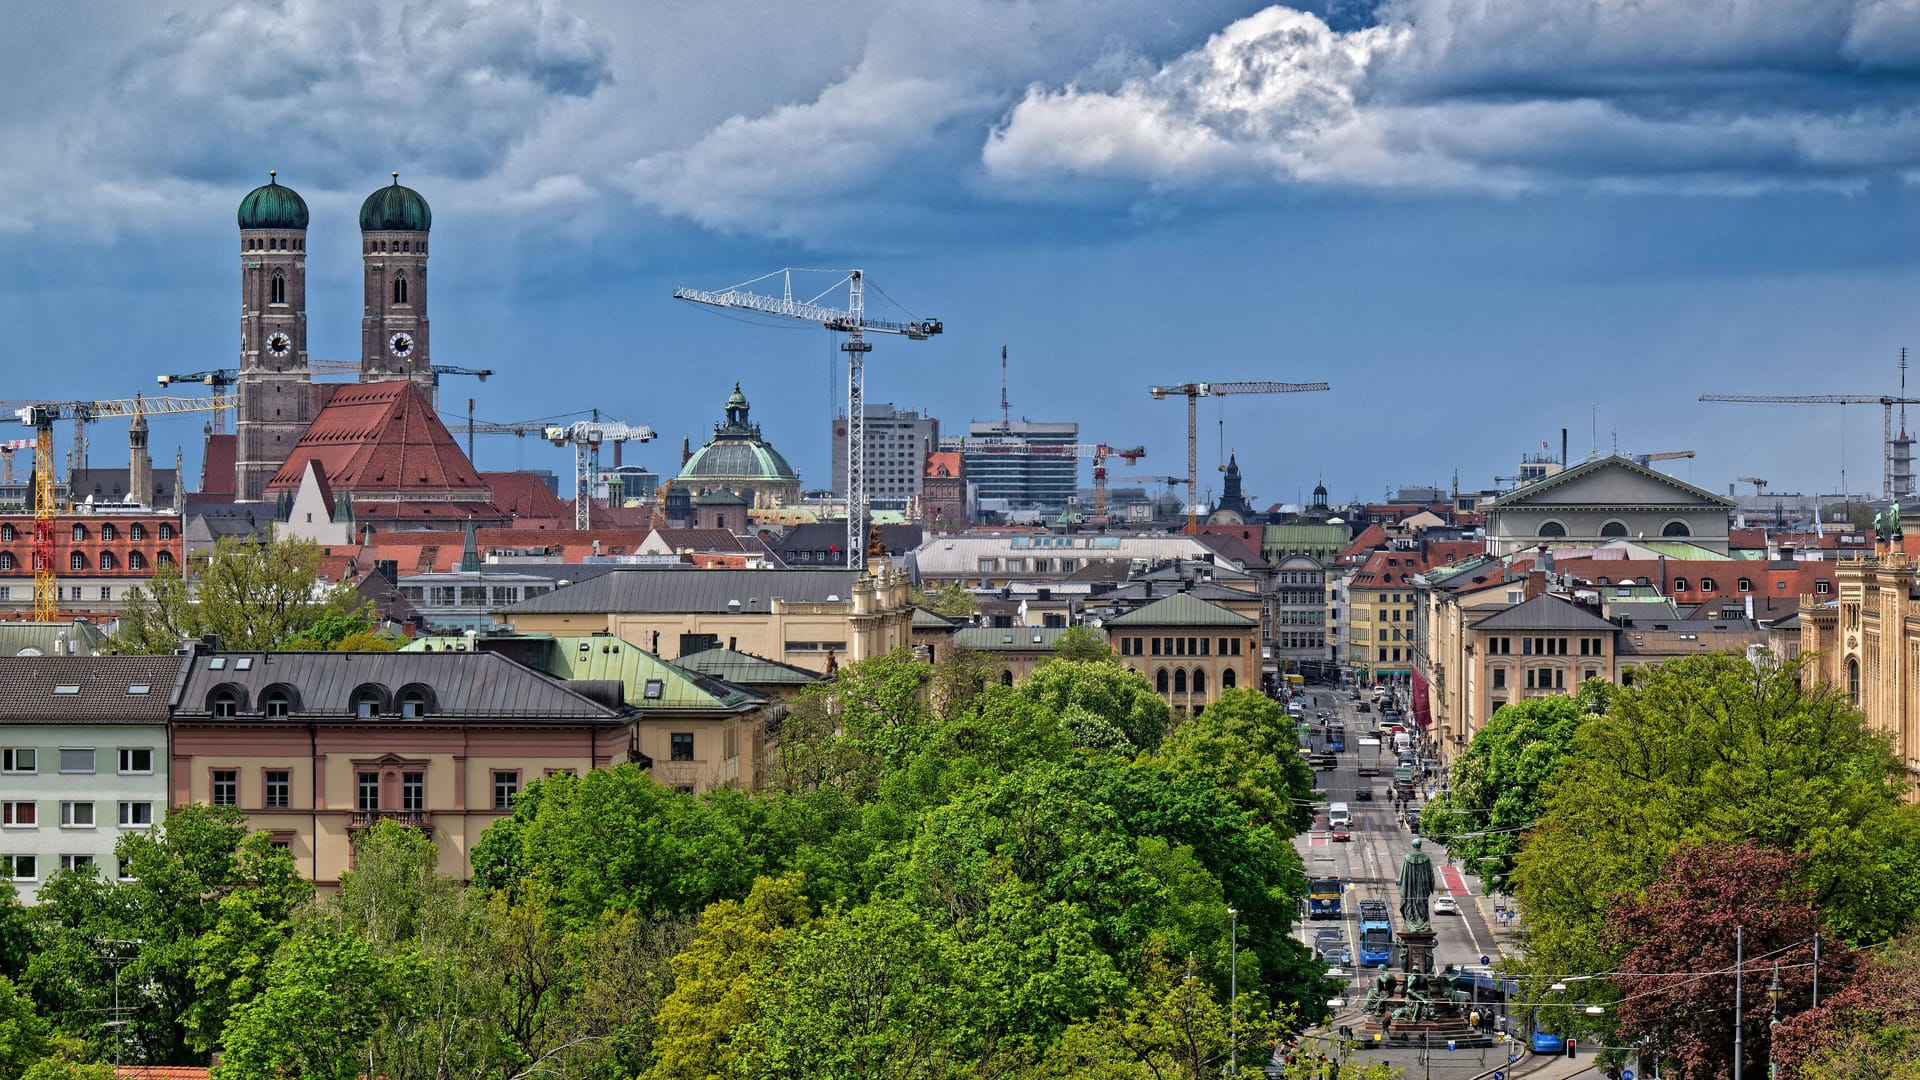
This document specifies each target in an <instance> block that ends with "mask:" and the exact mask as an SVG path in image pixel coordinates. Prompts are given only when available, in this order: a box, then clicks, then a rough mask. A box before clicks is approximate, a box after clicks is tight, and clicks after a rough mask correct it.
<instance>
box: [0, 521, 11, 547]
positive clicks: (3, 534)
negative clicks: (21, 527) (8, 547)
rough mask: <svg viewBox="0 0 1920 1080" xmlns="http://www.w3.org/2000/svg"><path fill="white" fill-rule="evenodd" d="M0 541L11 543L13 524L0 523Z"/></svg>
mask: <svg viewBox="0 0 1920 1080" xmlns="http://www.w3.org/2000/svg"><path fill="white" fill-rule="evenodd" d="M0 543H7V544H11V543H13V526H11V525H0Z"/></svg>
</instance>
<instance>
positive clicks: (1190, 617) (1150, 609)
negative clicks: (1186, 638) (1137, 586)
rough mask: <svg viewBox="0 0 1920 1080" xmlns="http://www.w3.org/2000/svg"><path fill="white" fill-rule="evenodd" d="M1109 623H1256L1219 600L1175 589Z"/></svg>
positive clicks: (1236, 624)
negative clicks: (1215, 601) (1206, 599)
mask: <svg viewBox="0 0 1920 1080" xmlns="http://www.w3.org/2000/svg"><path fill="white" fill-rule="evenodd" d="M1107 625H1108V626H1120V627H1130V626H1224V627H1234V628H1239V627H1246V626H1252V625H1254V621H1253V620H1252V619H1249V618H1247V617H1246V616H1245V615H1241V614H1238V613H1236V612H1232V611H1228V610H1227V609H1226V608H1223V607H1221V606H1220V605H1219V604H1211V603H1208V602H1207V601H1205V600H1202V599H1200V598H1199V597H1197V596H1194V595H1193V594H1192V593H1174V594H1173V595H1172V596H1169V597H1165V598H1164V599H1160V600H1155V601H1154V602H1153V603H1151V604H1148V605H1146V606H1145V607H1139V608H1135V609H1133V610H1132V611H1129V612H1127V613H1126V614H1125V615H1119V616H1116V617H1114V618H1111V619H1108V620H1107Z"/></svg>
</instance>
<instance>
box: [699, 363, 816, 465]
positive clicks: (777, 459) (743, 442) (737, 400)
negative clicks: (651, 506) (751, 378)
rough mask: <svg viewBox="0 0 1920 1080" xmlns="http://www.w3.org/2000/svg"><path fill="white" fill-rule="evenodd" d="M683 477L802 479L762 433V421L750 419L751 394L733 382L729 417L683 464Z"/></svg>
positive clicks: (729, 402) (714, 428) (718, 425)
mask: <svg viewBox="0 0 1920 1080" xmlns="http://www.w3.org/2000/svg"><path fill="white" fill-rule="evenodd" d="M676 479H678V480H680V481H683V482H685V481H693V482H701V481H708V482H711V481H736V482H738V481H779V482H783V483H794V484H797V483H799V482H800V474H799V473H796V472H794V471H793V466H792V465H789V464H787V459H786V458H784V457H781V456H780V451H778V450H775V449H774V448H773V447H772V446H771V445H769V444H768V442H767V441H766V440H765V439H763V438H761V437H760V425H759V424H756V423H754V422H753V421H751V420H750V419H748V410H747V395H745V394H743V393H741V392H740V384H739V383H734V384H733V393H732V394H731V395H729V396H728V398H727V418H726V420H725V421H724V422H722V423H718V424H715V425H714V426H713V438H712V439H711V440H709V441H708V443H707V445H705V446H703V447H701V448H700V449H698V450H696V451H694V452H693V456H692V457H690V458H688V459H687V463H686V464H685V465H682V466H681V467H680V475H679V476H678V477H676Z"/></svg>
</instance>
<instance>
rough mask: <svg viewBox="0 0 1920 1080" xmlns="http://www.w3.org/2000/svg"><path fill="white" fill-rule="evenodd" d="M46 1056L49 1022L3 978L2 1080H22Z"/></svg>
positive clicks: (0, 1014)
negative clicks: (36, 1012) (31, 1066)
mask: <svg viewBox="0 0 1920 1080" xmlns="http://www.w3.org/2000/svg"><path fill="white" fill-rule="evenodd" d="M46 1053H47V1025H46V1022H45V1021H43V1020H41V1019H40V1017H39V1016H38V1015H36V1014H35V1013H34V1011H33V1002H32V1000H31V999H29V998H28V997H27V995H26V994H25V993H22V992H21V990H20V988H19V987H17V986H15V985H14V984H13V980H12V979H9V978H7V977H5V976H3V975H0V1080H20V1077H21V1075H22V1074H24V1073H25V1072H26V1071H27V1066H29V1065H31V1064H33V1063H34V1062H36V1061H38V1060H40V1059H41V1058H42V1057H44V1056H46Z"/></svg>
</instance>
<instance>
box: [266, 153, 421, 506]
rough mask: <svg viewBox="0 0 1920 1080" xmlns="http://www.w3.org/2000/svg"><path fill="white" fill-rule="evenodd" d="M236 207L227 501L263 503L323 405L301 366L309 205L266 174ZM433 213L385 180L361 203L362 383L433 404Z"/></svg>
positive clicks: (415, 196) (410, 193) (410, 191)
mask: <svg viewBox="0 0 1920 1080" xmlns="http://www.w3.org/2000/svg"><path fill="white" fill-rule="evenodd" d="M268 176H269V180H268V182H267V183H266V184H263V185H261V186H260V187H257V188H254V189H253V190H252V191H250V192H248V193H247V197H246V198H244V199H242V200H240V213H239V219H240V377H239V380H238V382H237V384H236V385H237V389H238V394H239V399H240V400H239V417H238V422H237V424H236V429H237V431H238V433H239V434H238V435H237V437H236V438H237V445H236V447H235V455H236V462H235V492H234V494H235V497H236V498H237V499H239V500H240V501H243V502H257V501H260V500H262V499H264V498H265V494H266V489H267V484H268V482H269V481H271V480H272V479H273V475H274V473H275V472H277V471H278V470H279V468H280V466H281V464H282V463H283V462H285V461H286V460H287V456H288V455H289V454H290V453H292V451H293V448H294V444H295V443H298V442H299V441H300V436H301V435H303V434H305V432H306V430H307V427H308V425H310V424H311V423H312V422H313V418H314V416H315V414H317V413H318V412H319V411H320V407H321V406H322V405H323V404H325V402H324V401H323V400H321V398H320V396H319V394H318V393H317V390H318V389H319V388H318V387H316V386H315V384H314V382H313V379H312V374H311V372H310V371H309V369H308V366H307V203H306V200H305V199H302V198H301V197H300V194H299V192H296V191H294V190H293V189H292V188H290V187H287V186H286V185H284V184H282V183H280V182H279V177H278V175H277V174H274V173H269V174H268ZM432 226H433V212H432V210H430V209H429V208H428V207H427V200H425V199H423V198H421V197H420V193H419V192H417V191H414V190H413V189H412V188H407V187H402V186H401V185H400V174H399V173H394V174H393V183H392V184H390V185H388V186H386V187H383V188H380V189H379V190H377V191H375V192H374V193H373V194H371V195H369V196H367V199H366V201H365V202H363V203H361V204H360V257H361V261H362V262H363V263H364V265H365V272H364V282H365V294H364V295H365V299H364V310H363V313H362V315H361V319H360V381H361V382H386V381H389V380H394V379H411V380H412V381H413V382H414V383H415V384H416V385H418V386H419V388H420V391H421V392H422V393H423V394H426V395H428V396H429V398H431V395H432V393H433V371H432V368H431V366H430V363H429V361H428V358H427V357H428V350H427V340H428V335H427V232H428V230H429V229H430V228H432Z"/></svg>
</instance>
